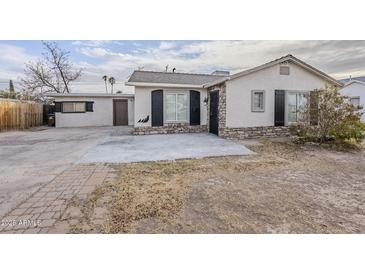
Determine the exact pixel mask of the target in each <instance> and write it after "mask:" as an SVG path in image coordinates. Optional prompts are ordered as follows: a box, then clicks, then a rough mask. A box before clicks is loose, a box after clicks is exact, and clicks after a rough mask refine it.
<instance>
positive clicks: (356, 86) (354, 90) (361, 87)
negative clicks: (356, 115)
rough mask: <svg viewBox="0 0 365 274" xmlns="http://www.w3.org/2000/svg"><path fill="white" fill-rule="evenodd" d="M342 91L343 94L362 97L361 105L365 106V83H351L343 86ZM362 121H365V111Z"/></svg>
mask: <svg viewBox="0 0 365 274" xmlns="http://www.w3.org/2000/svg"><path fill="white" fill-rule="evenodd" d="M340 92H341V94H342V95H345V96H348V97H360V105H361V106H365V83H364V84H361V83H356V82H354V83H351V84H349V85H347V86H345V87H343V88H342V89H341V90H340ZM362 111H364V110H362ZM361 121H363V122H365V113H363V114H362V116H361Z"/></svg>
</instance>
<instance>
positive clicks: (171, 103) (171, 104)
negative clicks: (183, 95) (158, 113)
mask: <svg viewBox="0 0 365 274" xmlns="http://www.w3.org/2000/svg"><path fill="white" fill-rule="evenodd" d="M175 98H176V94H166V111H165V112H166V121H175V120H176V110H175V107H176V99H175Z"/></svg>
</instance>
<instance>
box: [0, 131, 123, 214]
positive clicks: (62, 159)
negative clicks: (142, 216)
mask: <svg viewBox="0 0 365 274" xmlns="http://www.w3.org/2000/svg"><path fill="white" fill-rule="evenodd" d="M41 129H42V128H36V129H33V131H12V132H2V133H0V205H1V206H0V217H1V216H3V215H4V214H5V213H7V212H8V211H9V210H10V209H12V208H13V207H14V206H16V205H17V204H19V203H20V202H21V201H23V200H25V199H27V198H28V197H29V196H30V195H31V194H32V193H34V192H35V191H37V190H38V189H39V188H40V187H41V186H42V185H44V184H46V183H48V182H50V181H51V180H53V179H54V178H55V177H56V176H57V175H58V174H60V173H61V172H62V171H64V170H65V169H66V168H68V167H70V166H72V165H73V164H74V163H75V162H76V161H77V160H79V159H80V158H81V157H82V156H83V155H84V154H85V153H86V152H88V151H89V150H90V149H91V148H92V147H94V146H95V145H96V144H97V143H98V142H99V141H100V140H102V139H103V138H105V137H106V136H109V135H111V134H114V135H117V134H121V133H120V132H118V131H120V130H119V129H118V128H113V127H99V128H62V129H59V128H43V130H41Z"/></svg>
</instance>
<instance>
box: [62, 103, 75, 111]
mask: <svg viewBox="0 0 365 274" xmlns="http://www.w3.org/2000/svg"><path fill="white" fill-rule="evenodd" d="M62 111H63V112H74V111H75V108H74V103H62Z"/></svg>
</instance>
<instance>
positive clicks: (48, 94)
mask: <svg viewBox="0 0 365 274" xmlns="http://www.w3.org/2000/svg"><path fill="white" fill-rule="evenodd" d="M44 96H46V97H131V98H132V97H134V94H120V93H115V94H103V93H44Z"/></svg>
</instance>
